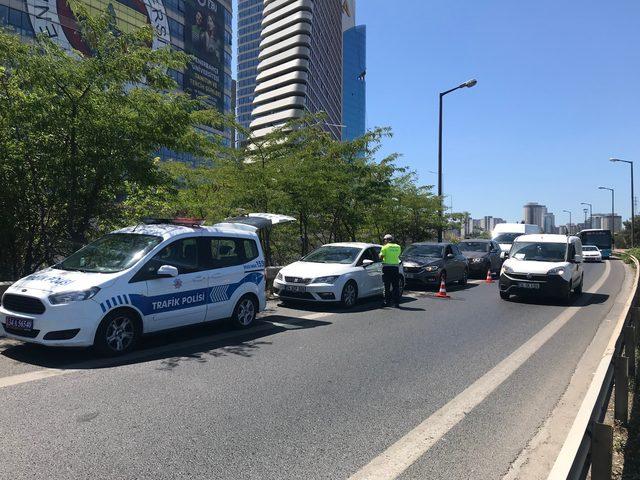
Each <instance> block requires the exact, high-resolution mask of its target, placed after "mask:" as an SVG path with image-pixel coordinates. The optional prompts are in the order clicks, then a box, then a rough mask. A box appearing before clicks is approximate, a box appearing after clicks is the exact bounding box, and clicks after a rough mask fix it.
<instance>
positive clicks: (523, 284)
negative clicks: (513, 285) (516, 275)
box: [518, 282, 540, 290]
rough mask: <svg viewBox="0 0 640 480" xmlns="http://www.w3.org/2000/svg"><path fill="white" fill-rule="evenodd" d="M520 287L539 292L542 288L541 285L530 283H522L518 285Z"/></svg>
mask: <svg viewBox="0 0 640 480" xmlns="http://www.w3.org/2000/svg"><path fill="white" fill-rule="evenodd" d="M518 286H519V287H520V288H529V289H531V290H537V289H539V288H540V284H539V283H529V282H520V283H518Z"/></svg>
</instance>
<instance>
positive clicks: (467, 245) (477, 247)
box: [458, 242, 490, 252]
mask: <svg viewBox="0 0 640 480" xmlns="http://www.w3.org/2000/svg"><path fill="white" fill-rule="evenodd" d="M458 247H460V250H462V251H463V252H488V251H489V247H490V244H489V243H487V242H460V243H459V244H458Z"/></svg>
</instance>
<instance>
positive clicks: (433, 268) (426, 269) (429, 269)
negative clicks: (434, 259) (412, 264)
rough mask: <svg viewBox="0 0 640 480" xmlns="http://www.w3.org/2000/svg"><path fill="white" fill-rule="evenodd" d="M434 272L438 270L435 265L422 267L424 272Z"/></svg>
mask: <svg viewBox="0 0 640 480" xmlns="http://www.w3.org/2000/svg"><path fill="white" fill-rule="evenodd" d="M436 270H438V267H437V266H436V265H431V266H430V267H424V271H425V272H435V271H436Z"/></svg>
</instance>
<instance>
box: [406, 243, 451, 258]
mask: <svg viewBox="0 0 640 480" xmlns="http://www.w3.org/2000/svg"><path fill="white" fill-rule="evenodd" d="M443 248H444V247H443V246H442V245H409V246H408V247H407V249H406V250H405V251H404V254H403V255H402V256H403V257H409V256H412V257H429V258H442V249H443Z"/></svg>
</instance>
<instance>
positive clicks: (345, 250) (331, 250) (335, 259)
mask: <svg viewBox="0 0 640 480" xmlns="http://www.w3.org/2000/svg"><path fill="white" fill-rule="evenodd" d="M361 251H362V249H361V248H356V247H341V246H337V245H325V246H324V247H320V248H318V249H317V250H314V251H313V252H311V253H310V254H309V255H307V256H306V257H304V258H303V259H302V261H303V262H312V263H342V264H345V265H349V264H351V263H353V262H355V261H356V258H358V255H359V254H360V252H361Z"/></svg>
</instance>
